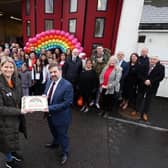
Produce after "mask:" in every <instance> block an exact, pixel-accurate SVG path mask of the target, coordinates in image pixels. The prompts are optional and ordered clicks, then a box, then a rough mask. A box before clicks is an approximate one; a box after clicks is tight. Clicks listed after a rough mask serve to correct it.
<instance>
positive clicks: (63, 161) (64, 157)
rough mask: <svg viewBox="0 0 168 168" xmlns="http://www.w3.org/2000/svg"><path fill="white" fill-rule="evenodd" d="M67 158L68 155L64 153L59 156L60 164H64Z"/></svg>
mask: <svg viewBox="0 0 168 168" xmlns="http://www.w3.org/2000/svg"><path fill="white" fill-rule="evenodd" d="M67 160H68V156H67V155H66V154H64V155H63V156H62V157H61V162H60V164H61V165H64V164H65V163H66V162H67Z"/></svg>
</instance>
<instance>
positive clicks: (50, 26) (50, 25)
mask: <svg viewBox="0 0 168 168" xmlns="http://www.w3.org/2000/svg"><path fill="white" fill-rule="evenodd" d="M50 29H53V20H48V19H46V20H45V30H50Z"/></svg>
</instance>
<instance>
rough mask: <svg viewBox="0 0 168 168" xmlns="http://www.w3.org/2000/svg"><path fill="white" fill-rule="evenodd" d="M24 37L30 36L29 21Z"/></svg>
mask: <svg viewBox="0 0 168 168" xmlns="http://www.w3.org/2000/svg"><path fill="white" fill-rule="evenodd" d="M26 35H27V36H28V37H29V36H30V20H28V21H27V22H26Z"/></svg>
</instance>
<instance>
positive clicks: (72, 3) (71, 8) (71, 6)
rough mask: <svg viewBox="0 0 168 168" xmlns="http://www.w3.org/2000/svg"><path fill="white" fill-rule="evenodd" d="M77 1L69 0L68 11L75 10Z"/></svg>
mask: <svg viewBox="0 0 168 168" xmlns="http://www.w3.org/2000/svg"><path fill="white" fill-rule="evenodd" d="M77 6H78V1H77V0H70V12H77Z"/></svg>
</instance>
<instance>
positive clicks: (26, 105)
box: [21, 95, 48, 114]
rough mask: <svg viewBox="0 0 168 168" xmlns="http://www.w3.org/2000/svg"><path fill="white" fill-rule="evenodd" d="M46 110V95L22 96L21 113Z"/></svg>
mask: <svg viewBox="0 0 168 168" xmlns="http://www.w3.org/2000/svg"><path fill="white" fill-rule="evenodd" d="M38 111H42V112H48V101H47V96H45V95H43V96H23V97H22V105H21V113H22V114H27V113H33V112H38Z"/></svg>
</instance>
